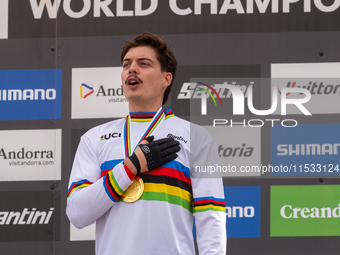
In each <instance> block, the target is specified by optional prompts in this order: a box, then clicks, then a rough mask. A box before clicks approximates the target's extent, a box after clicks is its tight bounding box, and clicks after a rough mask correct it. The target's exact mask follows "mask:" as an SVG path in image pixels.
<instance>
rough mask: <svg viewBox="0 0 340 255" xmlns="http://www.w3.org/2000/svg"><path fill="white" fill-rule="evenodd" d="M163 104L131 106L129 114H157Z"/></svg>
mask: <svg viewBox="0 0 340 255" xmlns="http://www.w3.org/2000/svg"><path fill="white" fill-rule="evenodd" d="M161 106H162V104H153V105H135V104H129V112H157V111H158V110H159V108H161Z"/></svg>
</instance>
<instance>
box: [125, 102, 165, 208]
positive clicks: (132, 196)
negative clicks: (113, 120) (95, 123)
mask: <svg viewBox="0 0 340 255" xmlns="http://www.w3.org/2000/svg"><path fill="white" fill-rule="evenodd" d="M164 118H165V113H164V111H163V108H162V107H161V108H160V109H159V110H158V112H157V113H156V114H155V116H154V117H153V118H152V120H151V123H150V125H149V126H148V127H147V128H146V130H145V132H144V133H143V135H142V137H141V138H140V139H139V141H138V142H137V143H136V145H135V149H136V148H137V146H138V145H139V144H140V142H141V141H143V140H144V139H145V138H147V137H148V136H150V135H151V134H152V133H153V132H154V131H155V130H156V128H157V127H158V126H160V124H161V123H162V121H163V120H164ZM131 132H132V129H131V116H129V115H128V116H126V118H125V124H124V127H123V134H124V153H125V158H127V157H129V156H131V154H132V149H131V148H132V145H131V144H132V142H131ZM135 149H134V150H135ZM134 150H133V151H134ZM143 192H144V182H143V179H142V178H140V177H139V176H138V175H136V177H135V178H134V179H133V183H132V184H131V185H130V186H129V187H128V188H127V189H126V190H125V192H124V193H123V194H122V200H123V201H124V202H127V203H133V202H136V201H137V200H138V199H139V198H140V197H141V196H142V195H143Z"/></svg>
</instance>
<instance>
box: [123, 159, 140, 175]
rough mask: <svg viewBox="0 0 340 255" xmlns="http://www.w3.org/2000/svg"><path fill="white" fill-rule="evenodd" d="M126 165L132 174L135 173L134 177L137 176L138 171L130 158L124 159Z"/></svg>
mask: <svg viewBox="0 0 340 255" xmlns="http://www.w3.org/2000/svg"><path fill="white" fill-rule="evenodd" d="M124 164H125V165H126V166H127V168H128V169H129V170H130V171H131V173H133V174H134V175H136V174H137V169H136V167H135V166H134V164H133V163H132V162H131V160H130V159H129V158H126V159H124Z"/></svg>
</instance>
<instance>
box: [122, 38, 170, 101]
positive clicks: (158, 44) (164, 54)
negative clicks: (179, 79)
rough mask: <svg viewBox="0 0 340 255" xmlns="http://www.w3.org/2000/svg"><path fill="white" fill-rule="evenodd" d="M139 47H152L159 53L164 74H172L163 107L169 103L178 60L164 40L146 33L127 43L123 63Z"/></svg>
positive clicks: (123, 53) (158, 58) (124, 48)
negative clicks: (129, 52) (128, 53)
mask: <svg viewBox="0 0 340 255" xmlns="http://www.w3.org/2000/svg"><path fill="white" fill-rule="evenodd" d="M138 46H150V47H151V48H153V49H154V50H155V51H156V53H157V60H158V61H159V63H160V64H161V71H162V72H169V73H171V74H172V81H171V83H170V85H169V86H168V87H167V88H166V90H165V92H164V96H163V105H164V104H165V103H166V102H167V101H168V97H169V94H170V91H171V87H172V83H173V81H174V79H175V75H176V70H177V60H176V58H175V56H174V53H173V50H172V49H171V48H168V46H167V44H166V42H165V40H164V39H163V38H159V37H158V36H157V35H155V34H151V33H149V32H144V33H142V34H140V35H137V37H136V38H134V39H133V40H129V41H127V42H126V43H125V45H124V47H123V51H122V55H121V61H122V62H123V59H124V57H125V55H126V53H127V52H128V51H129V50H130V49H131V48H135V47H138Z"/></svg>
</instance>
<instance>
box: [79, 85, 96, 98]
mask: <svg viewBox="0 0 340 255" xmlns="http://www.w3.org/2000/svg"><path fill="white" fill-rule="evenodd" d="M84 90H87V93H85V92H84ZM88 91H89V92H88ZM93 92H94V90H93V88H92V87H90V86H88V85H86V84H84V83H83V84H81V86H80V97H81V98H84V99H85V98H86V97H88V96H89V95H91V94H92V93H93Z"/></svg>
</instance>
